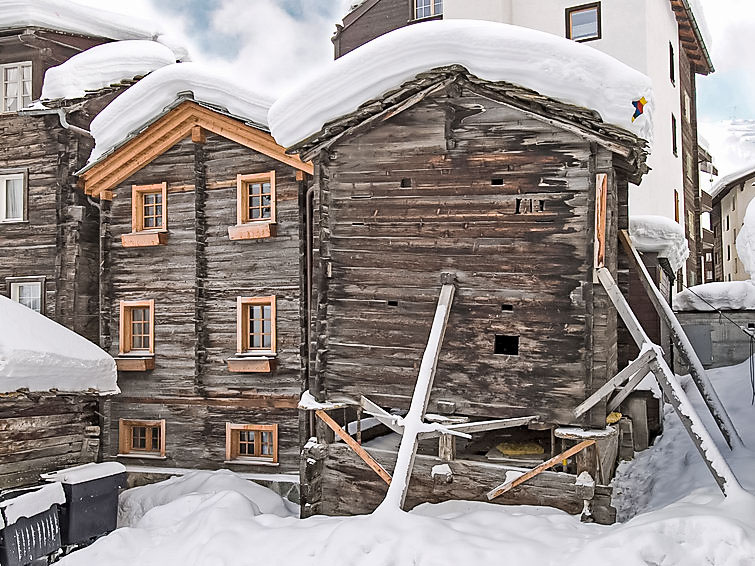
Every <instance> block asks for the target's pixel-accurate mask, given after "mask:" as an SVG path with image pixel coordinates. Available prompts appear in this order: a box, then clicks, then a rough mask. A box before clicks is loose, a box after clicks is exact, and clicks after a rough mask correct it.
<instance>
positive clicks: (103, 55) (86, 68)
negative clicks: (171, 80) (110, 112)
mask: <svg viewBox="0 0 755 566" xmlns="http://www.w3.org/2000/svg"><path fill="white" fill-rule="evenodd" d="M175 62H176V56H175V54H174V53H173V51H172V50H171V49H170V48H168V47H166V46H165V45H162V44H161V43H157V42H155V41H147V40H127V41H116V42H113V43H105V44H102V45H97V46H95V47H92V48H91V49H87V50H86V51H83V52H81V53H79V54H78V55H75V56H73V57H71V58H70V59H68V61H66V62H65V63H63V64H62V65H58V66H57V67H52V68H50V69H48V70H47V72H46V73H45V80H44V84H43V85H42V99H43V100H53V99H57V98H66V99H72V98H81V97H83V96H85V95H86V94H87V91H90V92H91V91H96V90H99V89H102V88H105V87H108V86H110V85H113V84H117V83H120V82H121V81H124V80H130V79H134V78H135V77H142V76H144V75H147V74H149V73H151V72H152V71H154V70H155V69H159V68H160V67H165V66H166V65H171V64H173V63H175Z"/></svg>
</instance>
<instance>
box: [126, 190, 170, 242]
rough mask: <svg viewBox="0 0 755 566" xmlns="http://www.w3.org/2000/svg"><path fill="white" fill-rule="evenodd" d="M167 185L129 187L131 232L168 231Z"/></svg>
mask: <svg viewBox="0 0 755 566" xmlns="http://www.w3.org/2000/svg"><path fill="white" fill-rule="evenodd" d="M167 207H168V184H167V183H160V184H157V185H134V186H132V187H131V231H132V232H143V231H150V230H151V231H156V230H167V229H168V214H167V213H168V209H167Z"/></svg>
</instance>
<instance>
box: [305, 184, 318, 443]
mask: <svg viewBox="0 0 755 566" xmlns="http://www.w3.org/2000/svg"><path fill="white" fill-rule="evenodd" d="M316 186H317V185H315V184H313V185H312V186H311V187H309V188H308V189H307V194H306V195H305V197H304V200H305V202H306V210H307V212H306V214H307V233H306V236H305V238H306V240H307V245H306V254H307V389H308V390H310V393H311V383H312V335H311V334H312V236H313V234H312V209H313V208H314V196H315V187H316ZM314 434H315V413H314V411H309V436H313V435H314Z"/></svg>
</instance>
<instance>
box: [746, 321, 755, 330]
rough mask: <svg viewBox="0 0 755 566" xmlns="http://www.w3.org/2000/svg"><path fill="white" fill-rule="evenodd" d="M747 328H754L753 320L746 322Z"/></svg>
mask: <svg viewBox="0 0 755 566" xmlns="http://www.w3.org/2000/svg"><path fill="white" fill-rule="evenodd" d="M747 329H748V330H755V322H748V323H747Z"/></svg>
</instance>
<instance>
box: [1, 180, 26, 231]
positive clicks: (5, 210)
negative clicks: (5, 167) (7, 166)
mask: <svg viewBox="0 0 755 566" xmlns="http://www.w3.org/2000/svg"><path fill="white" fill-rule="evenodd" d="M25 186H26V176H25V175H24V174H23V173H12V174H8V175H0V222H23V221H24V220H25V219H26V190H25Z"/></svg>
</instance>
